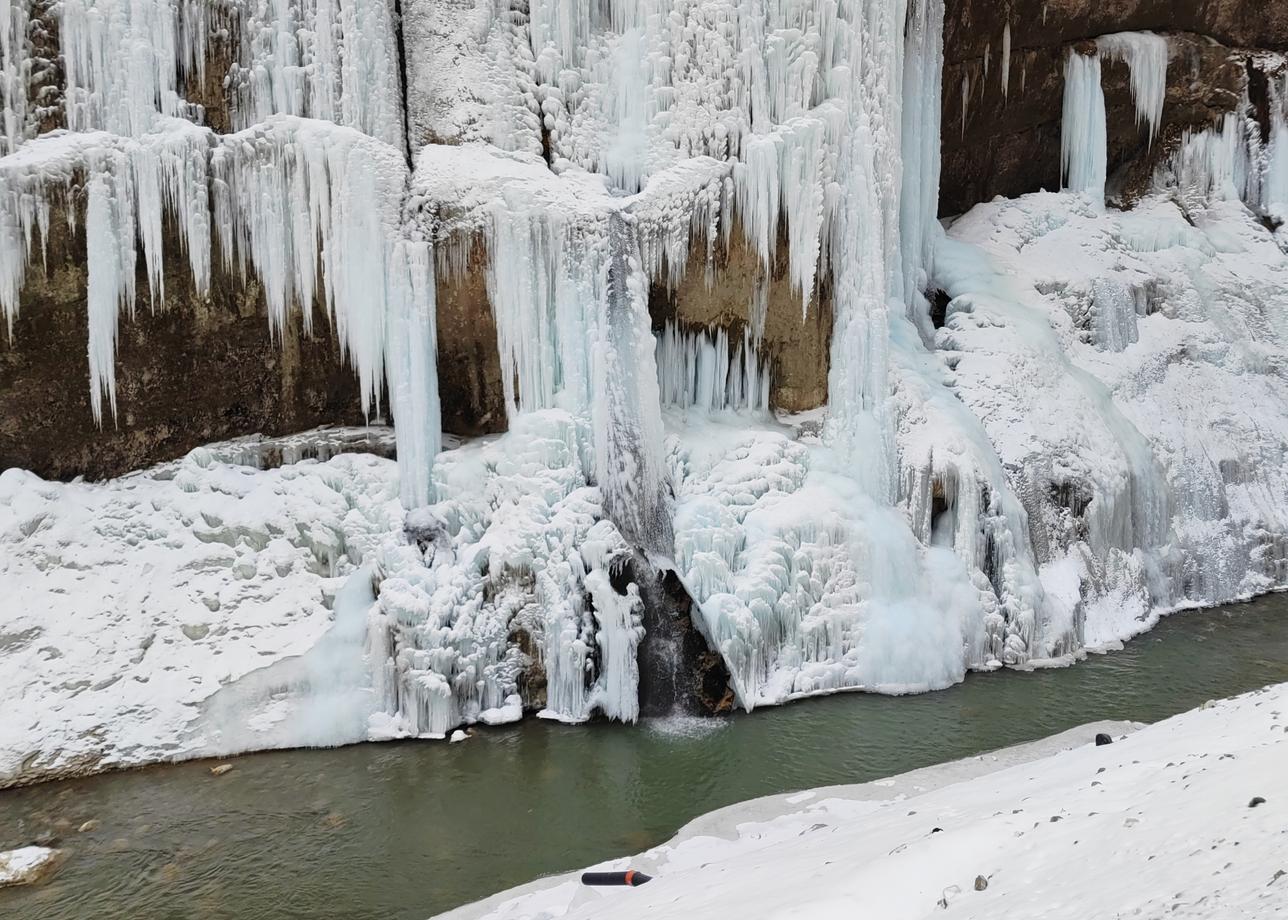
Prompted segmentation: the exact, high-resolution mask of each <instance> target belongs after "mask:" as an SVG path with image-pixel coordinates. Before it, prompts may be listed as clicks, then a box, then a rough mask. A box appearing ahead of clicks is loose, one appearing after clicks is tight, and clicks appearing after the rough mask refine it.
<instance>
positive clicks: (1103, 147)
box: [1060, 51, 1109, 204]
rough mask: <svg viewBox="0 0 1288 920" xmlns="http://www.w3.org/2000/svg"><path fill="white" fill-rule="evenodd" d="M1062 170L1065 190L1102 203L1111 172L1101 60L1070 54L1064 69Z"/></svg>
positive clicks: (1096, 57)
mask: <svg viewBox="0 0 1288 920" xmlns="http://www.w3.org/2000/svg"><path fill="white" fill-rule="evenodd" d="M1062 133H1063V136H1062V142H1061V152H1060V168H1061V172H1062V175H1063V176H1064V187H1065V188H1066V189H1069V190H1070V191H1074V192H1085V193H1087V194H1088V195H1090V196H1091V198H1092V199H1093V200H1094V201H1096V202H1099V203H1101V204H1103V203H1104V200H1105V181H1106V179H1107V173H1108V170H1109V153H1108V148H1107V145H1108V140H1107V128H1106V124H1105V94H1104V91H1103V90H1102V89H1101V88H1100V58H1099V57H1098V56H1088V55H1084V54H1079V53H1078V52H1077V51H1070V52H1069V59H1068V61H1067V62H1066V63H1065V69H1064V128H1063V132H1062Z"/></svg>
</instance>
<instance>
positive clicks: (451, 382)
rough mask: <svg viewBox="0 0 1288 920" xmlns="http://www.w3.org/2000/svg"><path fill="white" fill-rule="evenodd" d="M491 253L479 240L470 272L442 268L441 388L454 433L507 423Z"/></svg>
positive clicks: (473, 432)
mask: <svg viewBox="0 0 1288 920" xmlns="http://www.w3.org/2000/svg"><path fill="white" fill-rule="evenodd" d="M486 259H487V257H486V254H485V253H484V251H483V247H482V246H481V245H476V246H474V247H473V248H472V249H471V251H470V255H469V259H468V260H467V264H466V268H465V271H464V272H461V273H455V272H451V271H449V270H445V269H444V268H442V267H440V269H439V272H438V285H437V288H436V293H437V297H438V313H437V317H438V394H439V399H440V401H441V403H442V411H443V428H444V430H446V431H449V432H451V433H452V434H459V435H465V436H474V435H480V434H492V433H495V432H499V431H505V427H506V415H505V393H504V390H503V389H502V387H501V357H500V355H499V354H498V352H497V346H496V320H495V319H493V316H492V307H491V305H490V304H489V302H488V296H487V261H486Z"/></svg>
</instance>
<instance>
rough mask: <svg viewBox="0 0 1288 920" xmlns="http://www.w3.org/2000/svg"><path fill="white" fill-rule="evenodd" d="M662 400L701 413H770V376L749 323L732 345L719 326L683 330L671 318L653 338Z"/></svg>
mask: <svg viewBox="0 0 1288 920" xmlns="http://www.w3.org/2000/svg"><path fill="white" fill-rule="evenodd" d="M657 373H658V383H659V385H660V387H661V391H662V404H663V405H665V406H678V407H680V408H683V409H689V408H693V409H700V410H702V411H706V412H723V411H729V410H731V411H735V412H738V411H743V410H747V411H750V412H754V413H768V412H769V392H770V388H771V376H770V368H769V366H768V363H767V362H766V361H764V360H763V359H762V358H761V357H760V356H759V355H758V354H757V353H756V348H755V345H754V342H753V339H752V337H751V329H750V327H744V329H743V337H742V341H741V342H739V343H737V345H733V344H731V343H730V342H729V333H728V331H727V330H725V329H724V328H723V327H720V328H717V329H716V330H715V331H714V332H709V331H686V330H684V329H682V328H681V327H679V326H677V325H676V324H675V323H674V322H673V321H672V322H668V323H667V324H666V328H665V329H663V330H662V332H661V333H660V334H659V335H658V337H657Z"/></svg>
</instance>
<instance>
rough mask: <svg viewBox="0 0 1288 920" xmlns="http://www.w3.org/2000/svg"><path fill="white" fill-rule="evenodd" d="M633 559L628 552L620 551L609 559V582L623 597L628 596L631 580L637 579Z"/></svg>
mask: <svg viewBox="0 0 1288 920" xmlns="http://www.w3.org/2000/svg"><path fill="white" fill-rule="evenodd" d="M631 561H632V560H631V557H630V556H629V555H628V554H627V553H619V554H618V555H616V556H614V557H613V558H612V559H609V560H608V583H609V584H610V585H612V586H613V590H614V591H616V592H617V593H618V594H620V595H622V596H623V597H625V596H626V594H627V588H628V587H629V586H630V584H631V582H632V581H634V580H635V571H634V569H635V567H634V566H633V565H632V564H631Z"/></svg>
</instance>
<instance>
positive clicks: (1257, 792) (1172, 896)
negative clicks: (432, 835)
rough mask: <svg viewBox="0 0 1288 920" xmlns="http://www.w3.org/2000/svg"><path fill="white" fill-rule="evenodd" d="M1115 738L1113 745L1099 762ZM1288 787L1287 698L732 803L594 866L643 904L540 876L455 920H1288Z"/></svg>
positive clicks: (1279, 694)
mask: <svg viewBox="0 0 1288 920" xmlns="http://www.w3.org/2000/svg"><path fill="white" fill-rule="evenodd" d="M1098 732H1105V733H1111V734H1112V736H1113V737H1114V738H1115V739H1116V740H1115V742H1114V743H1113V744H1112V745H1109V746H1096V745H1095V744H1094V743H1093V740H1092V739H1093V738H1094V737H1095V735H1096V734H1097V733H1098ZM1285 772H1288V685H1279V686H1277V687H1271V688H1268V689H1266V690H1262V691H1258V692H1255V693H1251V694H1248V695H1246V696H1242V697H1238V698H1236V699H1232V700H1225V701H1222V702H1219V703H1213V704H1205V705H1204V706H1203V707H1202V708H1201V709H1198V710H1194V711H1191V712H1188V713H1184V714H1182V715H1179V716H1176V717H1174V718H1172V719H1168V720H1166V721H1164V722H1160V723H1158V724H1157V725H1152V726H1148V727H1144V728H1140V729H1139V730H1134V727H1133V726H1130V725H1126V724H1122V723H1098V724H1093V725H1087V726H1084V727H1083V728H1080V729H1073V730H1072V731H1069V732H1065V733H1063V734H1060V735H1056V736H1054V737H1052V738H1049V739H1046V740H1045V741H1039V742H1035V743H1033V744H1027V745H1020V746H1018V747H1016V748H1008V749H1005V750H1002V751H998V752H996V753H993V754H986V755H983V756H981V757H976V758H971V759H969V760H963V761H957V762H955V763H949V764H944V765H942V766H937V767H930V768H928V769H926V770H919V771H917V772H914V773H908V774H904V775H902V776H897V777H893V778H891V779H885V780H878V781H877V782H874V783H868V784H865V785H861V786H834V787H830V788H824V789H815V790H809V791H806V792H800V793H796V794H794V795H783V796H776V797H773V798H769V799H759V800H756V801H752V802H747V803H744V804H741V805H734V806H731V807H729V808H726V809H723V810H721V811H717V812H714V813H712V814H710V815H706V816H704V817H702V818H699V819H697V820H696V821H693V822H692V823H690V824H689V825H688V826H686V827H685V828H684V829H683V830H682V831H680V833H679V834H678V835H677V836H676V837H675V838H674V839H673V840H672V841H671V842H669V843H666V844H663V845H662V846H659V847H655V848H654V849H652V850H648V851H647V852H645V853H642V854H640V855H638V856H635V857H630V858H623V859H617V860H612V861H610V862H607V863H604V864H602V865H601V866H598V867H596V868H599V869H603V870H623V869H626V868H634V869H636V870H638V871H641V872H644V873H646V874H648V875H651V876H653V881H651V882H649V883H648V884H646V885H644V886H642V887H639V888H616V889H614V888H586V887H584V886H582V885H581V884H580V882H579V880H578V877H577V876H576V875H570V876H563V877H557V878H552V879H543V880H541V881H539V882H534V883H533V884H531V885H528V886H525V887H523V888H519V889H516V890H514V891H512V892H505V893H502V894H499V895H496V896H495V897H492V898H489V899H488V900H487V901H484V902H481V903H479V904H474V905H469V906H466V907H463V908H460V909H458V910H456V911H453V912H451V913H448V914H444V915H443V918H444V920H448V918H450V920H467V918H468V920H481V918H487V920H553V918H564V920H574V918H591V917H604V916H612V917H620V918H633V917H640V918H644V917H648V918H662V917H675V918H680V917H745V918H749V920H759V918H764V920H788V918H805V917H809V918H812V920H813V918H816V920H825V918H834V917H835V918H843V917H853V916H854V915H855V911H856V910H862V911H863V912H866V913H868V914H870V915H872V916H879V917H882V918H892V920H894V918H909V920H911V918H917V917H927V918H929V917H937V916H941V915H943V913H944V910H945V908H946V909H947V915H948V916H953V917H958V916H960V917H999V916H1016V917H1029V918H1044V920H1055V918H1070V920H1074V918H1083V917H1114V916H1120V915H1122V916H1127V915H1138V916H1144V917H1155V916H1159V917H1161V916H1169V917H1172V916H1174V917H1189V918H1195V920H1198V918H1204V920H1207V918H1212V917H1230V918H1234V917H1239V918H1249V920H1251V918H1257V920H1269V918H1272V917H1281V916H1284V915H1285V913H1288V908H1286V907H1285V904H1288V900H1286V899H1285V893H1284V892H1285V889H1284V886H1285V885H1288V874H1286V870H1285V866H1284V864H1283V853H1284V847H1283V843H1284V839H1283V838H1284V823H1285V822H1284V811H1285V808H1288V801H1285V800H1284V796H1283V782H1282V777H1283V775H1284V774H1285ZM1258 799H1260V800H1261V801H1260V802H1258V801H1257V800H1258ZM1253 803H1256V806H1255V807H1251V806H1252V804H1253Z"/></svg>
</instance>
